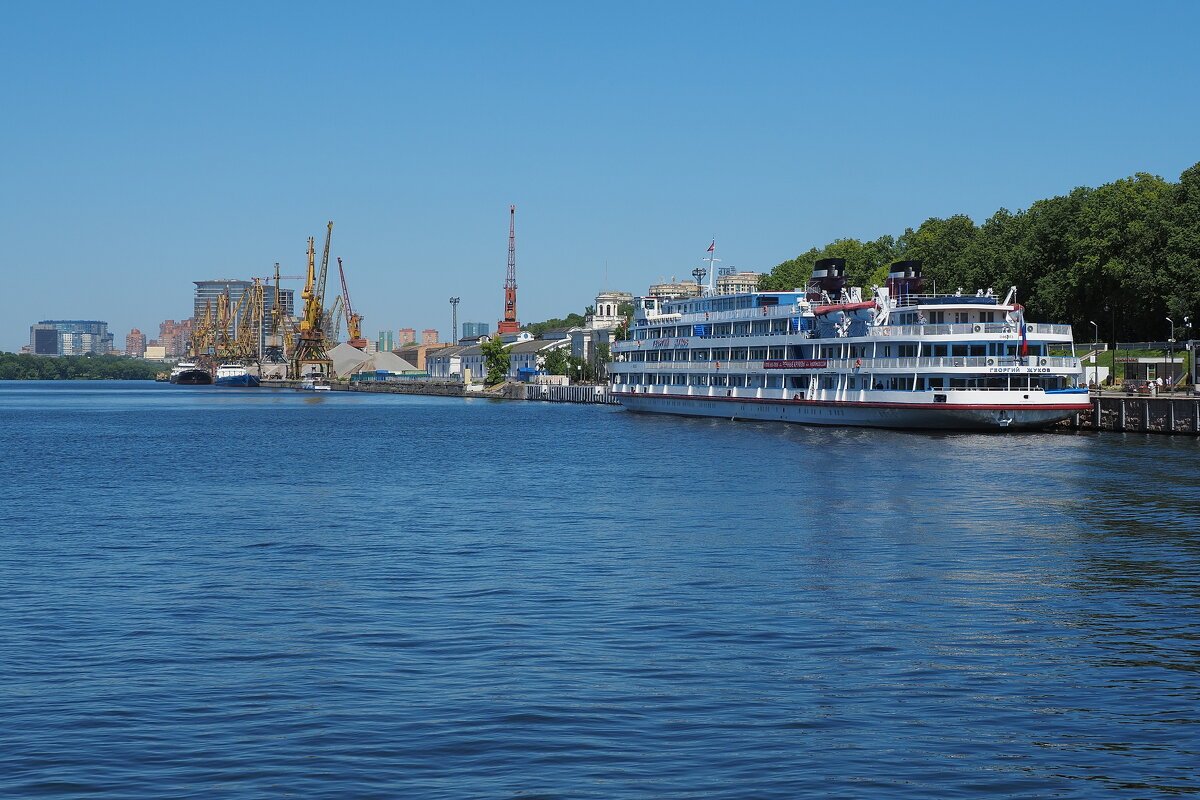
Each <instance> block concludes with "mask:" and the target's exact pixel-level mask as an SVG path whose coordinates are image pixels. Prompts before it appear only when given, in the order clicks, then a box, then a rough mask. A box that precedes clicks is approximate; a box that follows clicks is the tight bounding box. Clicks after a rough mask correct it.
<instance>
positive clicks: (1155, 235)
mask: <svg viewBox="0 0 1200 800" xmlns="http://www.w3.org/2000/svg"><path fill="white" fill-rule="evenodd" d="M829 257H840V258H845V259H846V273H847V278H848V280H849V283H850V284H851V285H857V286H864V287H866V286H871V285H873V284H880V285H881V284H882V283H883V281H884V280H885V279H886V278H887V273H888V265H889V264H891V263H892V262H893V261H901V260H907V259H916V260H920V261H921V262H922V264H923V267H924V275H925V277H926V278H927V284H926V285H927V291H931V290H932V289H933V288H934V286H936V290H937V291H938V292H942V293H946V292H954V291H955V290H957V289H958V288H960V287H961V288H963V289H964V291H969V292H970V293H971V294H974V293H975V291H976V290H977V289H986V288H989V287H990V288H994V289H995V290H996V293H997V294H999V295H1001V296H1003V295H1004V293H1005V292H1006V291H1007V290H1008V287H1009V286H1016V287H1017V291H1018V296H1017V301H1018V302H1020V303H1022V304H1023V305H1024V306H1025V307H1026V308H1027V309H1028V314H1029V318H1030V319H1032V320H1037V321H1042V322H1056V323H1069V324H1071V325H1073V326H1074V328H1075V330H1076V339H1077V340H1087V339H1090V338H1092V335H1093V328H1092V327H1091V322H1093V321H1094V322H1095V323H1096V324H1097V326H1098V327H1099V330H1100V338H1101V339H1104V340H1107V341H1110V342H1114V341H1163V340H1165V339H1167V338H1168V336H1169V334H1170V323H1169V322H1168V321H1167V318H1170V319H1171V320H1173V321H1174V323H1175V335H1176V337H1177V338H1180V339H1182V338H1186V337H1189V336H1191V335H1192V331H1190V330H1188V331H1185V330H1184V329H1183V324H1184V323H1183V318H1184V317H1185V316H1189V317H1192V318H1193V319H1196V312H1197V311H1200V163H1198V164H1196V165H1194V166H1192V167H1190V168H1189V169H1187V170H1186V171H1184V173H1183V174H1182V175H1180V177H1179V181H1178V182H1175V183H1172V182H1169V181H1166V180H1163V179H1162V178H1160V177H1158V176H1156V175H1149V174H1146V173H1138V174H1136V175H1133V176H1132V177H1129V178H1123V179H1121V180H1118V181H1114V182H1112V183H1107V184H1104V185H1103V186H1100V187H1099V188H1095V189H1093V188H1089V187H1086V186H1081V187H1079V188H1077V189H1075V190H1074V191H1072V192H1071V193H1070V194H1067V195H1063V196H1060V197H1051V198H1047V199H1045V200H1038V201H1037V202H1035V203H1033V204H1032V205H1031V206H1030V207H1029V208H1028V209H1026V210H1024V211H1020V210H1018V211H1016V212H1012V211H1009V210H1008V209H1005V208H1001V209H1000V210H999V211H997V212H996V213H995V214H993V215H992V216H991V217H989V218H988V219H987V220H985V221H984V222H983V224H981V225H976V224H975V222H974V221H972V220H971V218H970V217H968V216H966V215H964V214H956V215H954V216H951V217H948V218H946V219H940V218H937V217H931V218H929V219H927V220H925V221H924V222H923V223H921V225H920V227H918V228H917V229H915V230H914V229H912V228H908V229H906V230H905V231H904V233H903V234H901V235H900V236H899V237H893V236H890V235H884V236H880V237H879V238H878V239H875V240H873V241H860V240H858V239H838V240H836V241H833V242H830V243H829V244H827V245H825V246H824V247H821V248H816V247H814V248H812V249H810V250H809V251H808V252H806V253H802V254H800V255H798V256H796V257H795V258H793V259H791V260H789V261H784V262H783V263H782V264H779V265H778V266H776V267H775V268H774V269H772V270H771V272H770V273H769V274H767V275H765V276H763V279H762V281H761V283H760V288H762V289H765V290H768V291H786V290H789V289H792V288H796V287H802V286H805V285H806V284H807V283H808V280H809V277H810V276H811V274H812V266H813V262H815V261H816V260H817V259H819V258H829Z"/></svg>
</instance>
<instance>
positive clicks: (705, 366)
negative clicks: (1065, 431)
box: [617, 353, 1080, 372]
mask: <svg viewBox="0 0 1200 800" xmlns="http://www.w3.org/2000/svg"><path fill="white" fill-rule="evenodd" d="M626 355H627V356H628V355H631V354H629V353H626ZM768 360H772V361H784V360H794V359H782V358H779V359H768ZM810 360H811V359H810ZM815 360H818V361H824V362H825V366H824V367H822V368H821V369H825V370H828V371H837V370H847V369H860V370H880V369H903V370H929V369H953V368H971V369H987V368H988V367H1051V368H1054V369H1078V368H1079V365H1080V360H1079V359H1078V358H1073V357H1070V356H1065V357H1064V356H1034V355H1031V356H1025V357H1024V358H1022V357H1021V356H927V357H921V358H915V357H914V358H821V359H815ZM617 363H619V364H622V365H625V364H629V365H638V366H637V368H638V369H643V368H644V369H646V370H650V371H667V372H695V371H697V370H703V371H710V370H718V369H719V370H720V371H722V372H725V371H730V372H738V371H744V370H758V369H763V368H764V367H763V360H762V359H756V360H753V361H727V360H725V359H716V358H708V359H705V360H703V361H640V360H634V359H631V358H626V359H625V360H623V361H620V362H617ZM801 369H814V368H812V367H807V368H801ZM768 371H769V372H787V371H789V368H783V369H778V370H777V369H771V370H768ZM791 371H794V369H792V370H791Z"/></svg>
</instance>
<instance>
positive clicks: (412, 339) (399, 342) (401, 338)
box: [393, 328, 417, 349]
mask: <svg viewBox="0 0 1200 800" xmlns="http://www.w3.org/2000/svg"><path fill="white" fill-rule="evenodd" d="M396 333H397V334H398V336H397V338H396V347H404V345H406V344H415V343H416V341H417V332H416V331H415V330H413V329H412V328H401V329H400V330H398V331H397V332H396ZM393 349H394V348H393Z"/></svg>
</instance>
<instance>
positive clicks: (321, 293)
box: [317, 220, 333, 306]
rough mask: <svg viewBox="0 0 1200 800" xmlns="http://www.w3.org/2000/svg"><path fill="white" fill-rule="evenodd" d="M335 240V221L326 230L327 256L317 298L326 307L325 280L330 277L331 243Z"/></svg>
mask: <svg viewBox="0 0 1200 800" xmlns="http://www.w3.org/2000/svg"><path fill="white" fill-rule="evenodd" d="M331 239H333V220H329V226H328V227H327V228H326V229H325V254H324V255H322V256H321V276H320V278H319V279H318V280H317V297H319V298H320V299H321V305H322V306H323V305H325V279H326V277H328V275H329V242H330V240H331Z"/></svg>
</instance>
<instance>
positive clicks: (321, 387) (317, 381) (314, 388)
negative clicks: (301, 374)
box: [300, 375, 329, 392]
mask: <svg viewBox="0 0 1200 800" xmlns="http://www.w3.org/2000/svg"><path fill="white" fill-rule="evenodd" d="M300 390H301V391H305V392H328V391H329V383H328V382H326V380H325V379H324V378H323V377H321V376H320V375H309V376H308V377H306V378H304V379H303V380H302V381H300Z"/></svg>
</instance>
